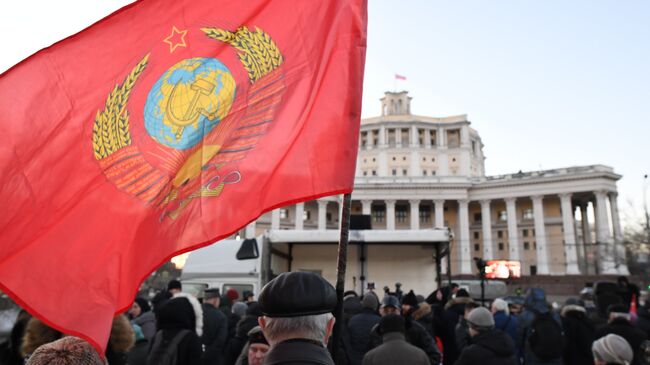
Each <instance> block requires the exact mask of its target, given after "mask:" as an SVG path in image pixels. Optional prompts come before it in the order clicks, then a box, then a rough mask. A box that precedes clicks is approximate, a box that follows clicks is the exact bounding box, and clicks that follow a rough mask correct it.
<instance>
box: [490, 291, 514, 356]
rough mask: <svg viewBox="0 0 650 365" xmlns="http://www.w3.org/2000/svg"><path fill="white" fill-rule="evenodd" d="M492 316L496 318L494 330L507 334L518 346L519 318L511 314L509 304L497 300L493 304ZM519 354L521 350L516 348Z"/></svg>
mask: <svg viewBox="0 0 650 365" xmlns="http://www.w3.org/2000/svg"><path fill="white" fill-rule="evenodd" d="M491 309H492V316H493V317H494V328H496V329H498V330H501V331H503V332H505V333H506V334H507V335H508V336H510V338H511V339H512V342H513V343H515V344H516V342H517V327H518V325H519V322H518V320H517V317H516V316H514V315H511V314H510V308H509V306H508V302H506V301H505V300H503V299H501V298H497V299H495V300H494V301H493V302H492V306H491ZM515 349H516V350H517V353H519V349H518V348H517V346H515Z"/></svg>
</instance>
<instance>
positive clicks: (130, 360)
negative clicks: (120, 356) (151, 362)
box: [126, 338, 149, 365]
mask: <svg viewBox="0 0 650 365" xmlns="http://www.w3.org/2000/svg"><path fill="white" fill-rule="evenodd" d="M148 353H149V341H147V339H146V338H144V339H142V340H138V341H136V342H135V345H134V346H133V347H132V348H131V350H129V353H128V354H127V355H126V365H146V364H147V354H148Z"/></svg>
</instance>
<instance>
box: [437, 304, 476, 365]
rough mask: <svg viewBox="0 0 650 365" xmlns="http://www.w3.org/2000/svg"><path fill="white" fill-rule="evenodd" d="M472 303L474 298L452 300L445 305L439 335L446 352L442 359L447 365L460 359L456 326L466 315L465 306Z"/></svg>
mask: <svg viewBox="0 0 650 365" xmlns="http://www.w3.org/2000/svg"><path fill="white" fill-rule="evenodd" d="M472 301H473V300H472V298H469V297H458V298H452V299H451V300H449V301H448V302H447V304H445V310H444V312H443V313H442V323H441V324H442V325H441V328H440V332H438V333H437V334H438V336H440V339H441V340H442V346H443V351H444V354H443V357H442V358H443V360H444V363H445V365H451V364H453V363H454V362H455V361H456V359H458V355H459V354H460V353H459V351H458V347H457V344H456V325H457V324H458V320H459V318H462V317H463V315H464V314H465V305H466V304H467V303H469V302H472Z"/></svg>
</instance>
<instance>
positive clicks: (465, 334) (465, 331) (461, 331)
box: [454, 317, 470, 354]
mask: <svg viewBox="0 0 650 365" xmlns="http://www.w3.org/2000/svg"><path fill="white" fill-rule="evenodd" d="M454 336H455V337H456V348H457V349H458V353H459V354H460V352H461V351H463V349H464V348H465V347H467V346H468V345H469V340H470V336H469V325H468V324H467V321H466V320H465V318H464V317H460V318H459V319H458V324H456V331H455V335H454Z"/></svg>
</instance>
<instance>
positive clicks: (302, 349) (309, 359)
mask: <svg viewBox="0 0 650 365" xmlns="http://www.w3.org/2000/svg"><path fill="white" fill-rule="evenodd" d="M310 364H312V365H334V361H333V360H332V357H331V356H330V353H329V352H328V351H327V349H326V348H325V347H324V346H322V345H318V344H317V343H316V342H315V341H311V340H303V339H294V340H287V341H283V342H280V343H279V344H277V345H275V346H273V347H272V348H271V349H270V350H269V352H267V353H266V358H265V359H264V365H310Z"/></svg>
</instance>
